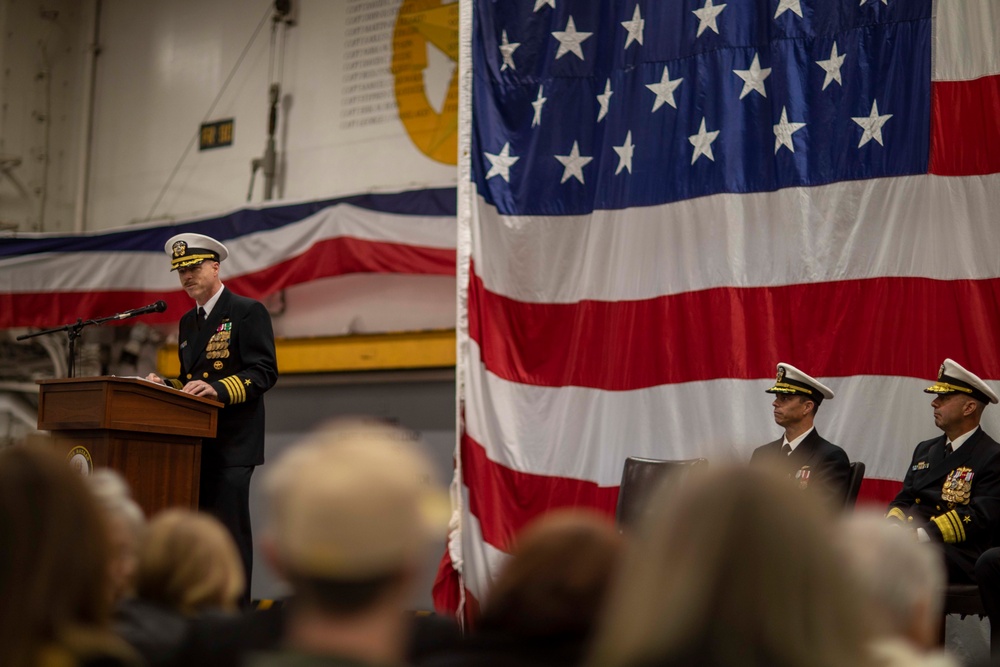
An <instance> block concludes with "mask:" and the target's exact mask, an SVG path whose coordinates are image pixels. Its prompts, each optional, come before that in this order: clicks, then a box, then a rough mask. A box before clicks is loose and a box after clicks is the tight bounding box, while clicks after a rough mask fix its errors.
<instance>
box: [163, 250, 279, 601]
mask: <svg viewBox="0 0 1000 667" xmlns="http://www.w3.org/2000/svg"><path fill="white" fill-rule="evenodd" d="M164 250H165V251H166V253H167V255H168V256H169V257H170V270H171V271H176V272H177V276H178V277H179V278H180V282H181V287H183V288H184V291H185V292H187V294H188V296H190V297H191V298H192V299H194V302H195V307H194V308H192V309H191V310H189V311H188V312H187V313H185V314H184V315H183V316H182V317H181V321H180V328H179V335H178V356H179V357H180V362H181V363H180V368H181V373H180V377H179V378H177V379H167V380H163V379H161V378H160V377H158V376H157V375H156V374H154V373H150V374H149V376H147V379H149V380H152V381H153V382H162V383H164V384H166V385H169V386H171V387H173V388H175V389H180V390H181V391H184V392H185V393H188V394H194V395H195V396H203V397H205V398H210V399H213V400H216V401H220V402H221V403H224V404H225V407H224V408H223V409H222V410H220V411H219V419H218V428H217V430H216V437H215V438H214V439H211V440H205V441H204V442H203V443H202V448H201V482H200V491H199V496H200V497H199V505H198V506H199V508H200V509H202V510H205V511H207V512H210V513H212V514H214V515H215V516H216V517H218V519H219V520H220V521H222V523H223V524H225V526H226V527H227V528H228V529H229V531H230V532H231V533H232V534H233V539H235V540H236V544H237V546H238V547H239V550H240V556H241V557H242V559H243V565H244V567H245V568H246V577H247V586H246V589H245V590H246V591H247V594H249V590H250V574H251V569H252V566H253V536H252V532H251V529H250V476H251V475H252V474H253V471H254V466H258V465H261V464H262V463H264V401H263V394H264V392H266V391H267V390H268V389H270V388H271V387H272V386H274V383H275V381H276V380H277V379H278V365H277V362H276V360H275V351H274V334H273V333H272V330H271V316H270V315H269V314H268V312H267V308H265V307H264V305H263V304H261V303H259V302H257V301H254V300H253V299H248V298H246V297H242V296H239V295H237V294H234V293H233V292H232V291H230V290H229V289H227V288H226V287H225V285H223V284H222V280H221V279H220V278H219V263H220V262H222V261H224V260H225V259H226V258H227V257H228V256H229V251H228V250H227V249H226V246H224V245H222V244H221V243H219V242H218V241H216V240H215V239H213V238H210V237H208V236H204V235H202V234H178V235H177V236H174V237H173V238H171V239H170V240H169V241H167V243H166V245H165V246H164ZM246 602H249V597H247V599H246Z"/></svg>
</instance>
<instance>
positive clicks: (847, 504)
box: [844, 461, 865, 509]
mask: <svg viewBox="0 0 1000 667" xmlns="http://www.w3.org/2000/svg"><path fill="white" fill-rule="evenodd" d="M864 479H865V464H864V463H862V462H861V461H855V462H853V463H852V464H851V475H850V477H848V478H847V497H846V498H845V499H844V509H854V505H855V503H857V502H858V492H860V491H861V482H863V481H864Z"/></svg>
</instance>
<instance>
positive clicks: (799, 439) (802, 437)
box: [781, 426, 816, 452]
mask: <svg viewBox="0 0 1000 667" xmlns="http://www.w3.org/2000/svg"><path fill="white" fill-rule="evenodd" d="M815 430H816V427H815V426H810V427H809V430H808V431H806V432H805V433H803V434H802V435H800V436H799V437H797V438H795V439H794V440H791V441H789V439H788V438H787V437H786V436H782V438H781V439H782V443H781V446H782V447H784V446H785V445H788V446H789V447H791V448H792V451H793V452H794V451H795V448H796V447H798V446H799V445H801V444H802V441H803V440H805V438H806V436H807V435H809V434H810V433H812V432H813V431H815Z"/></svg>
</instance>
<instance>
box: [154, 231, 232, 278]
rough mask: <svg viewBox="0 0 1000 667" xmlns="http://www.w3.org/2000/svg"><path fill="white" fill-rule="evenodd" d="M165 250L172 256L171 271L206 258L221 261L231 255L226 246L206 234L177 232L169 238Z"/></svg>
mask: <svg viewBox="0 0 1000 667" xmlns="http://www.w3.org/2000/svg"><path fill="white" fill-rule="evenodd" d="M163 250H164V252H166V253H167V254H168V255H169V256H170V270H171V271H176V270H177V269H180V268H182V267H185V266H194V265H195V264H201V263H202V262H204V261H206V260H212V261H213V262H221V261H222V260H224V259H225V258H227V257H229V251H228V250H227V249H226V246H224V245H222V244H221V243H219V242H218V241H216V240H215V239H213V238H212V237H211V236H205V235H204V234H177V235H176V236H172V237H170V239H169V240H167V242H166V243H165V244H164V245H163Z"/></svg>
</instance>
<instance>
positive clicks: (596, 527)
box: [479, 509, 622, 641]
mask: <svg viewBox="0 0 1000 667" xmlns="http://www.w3.org/2000/svg"><path fill="white" fill-rule="evenodd" d="M621 546H622V537H621V535H620V534H619V533H618V530H617V529H616V528H615V526H614V524H613V523H612V521H611V520H610V518H609V517H608V516H606V515H604V514H599V513H598V512H596V511H588V510H580V509H563V510H555V511H553V512H550V513H548V514H545V515H543V516H542V517H541V518H539V519H536V520H535V521H534V522H532V523H530V524H528V526H527V527H526V528H525V529H524V530H523V531H521V533H520V534H519V535H518V536H517V538H516V539H515V541H514V545H513V547H512V550H511V558H510V560H508V561H507V563H506V564H505V565H504V567H503V569H502V570H501V571H500V574H499V576H498V577H497V580H496V581H495V582H494V584H493V586H492V588H491V589H490V592H489V595H488V596H487V598H486V602H485V605H484V607H483V615H482V618H481V621H480V623H479V627H480V628H482V630H484V631H489V630H498V631H503V632H508V633H511V634H513V635H517V636H521V637H545V636H548V637H552V636H565V637H575V638H578V639H580V640H581V641H582V640H584V639H586V638H587V637H589V635H590V634H591V632H592V631H593V628H594V625H595V623H596V620H597V616H598V613H599V611H600V609H601V608H602V606H603V604H604V600H605V597H606V594H607V591H608V588H609V587H610V582H611V576H612V573H613V572H614V571H615V568H616V567H617V564H618V558H619V556H620V552H621Z"/></svg>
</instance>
